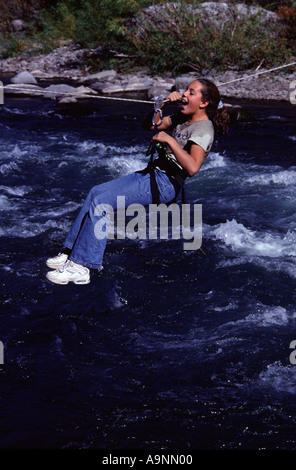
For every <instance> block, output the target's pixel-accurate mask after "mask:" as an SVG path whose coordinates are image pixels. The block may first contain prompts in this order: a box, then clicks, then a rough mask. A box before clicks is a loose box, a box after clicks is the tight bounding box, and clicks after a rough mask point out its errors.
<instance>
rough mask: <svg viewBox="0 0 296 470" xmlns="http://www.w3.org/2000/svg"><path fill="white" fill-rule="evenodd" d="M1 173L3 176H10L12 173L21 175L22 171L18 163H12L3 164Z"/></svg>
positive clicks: (0, 169)
mask: <svg viewBox="0 0 296 470" xmlns="http://www.w3.org/2000/svg"><path fill="white" fill-rule="evenodd" d="M0 173H1V174H2V175H3V176H8V175H10V174H11V173H21V169H20V167H19V165H18V164H17V163H16V162H14V161H11V162H9V163H3V164H2V165H0Z"/></svg>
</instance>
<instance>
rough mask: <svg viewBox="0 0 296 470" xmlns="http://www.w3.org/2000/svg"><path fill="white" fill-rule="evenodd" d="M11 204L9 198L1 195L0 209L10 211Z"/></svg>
mask: <svg viewBox="0 0 296 470" xmlns="http://www.w3.org/2000/svg"><path fill="white" fill-rule="evenodd" d="M10 208H11V205H10V202H9V198H8V197H7V196H4V194H1V195H0V211H8V210H10Z"/></svg>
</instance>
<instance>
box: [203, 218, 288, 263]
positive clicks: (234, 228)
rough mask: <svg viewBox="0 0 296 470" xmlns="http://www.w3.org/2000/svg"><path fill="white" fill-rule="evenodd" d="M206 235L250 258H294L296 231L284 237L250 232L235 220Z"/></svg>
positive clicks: (218, 226)
mask: <svg viewBox="0 0 296 470" xmlns="http://www.w3.org/2000/svg"><path fill="white" fill-rule="evenodd" d="M206 233H207V235H208V236H210V237H211V238H213V239H215V240H218V241H222V242H223V243H224V244H225V245H226V246H228V247H229V248H230V249H231V250H232V251H233V252H235V253H238V254H241V253H243V254H248V255H249V257H252V256H267V257H271V258H276V257H279V256H296V231H295V230H294V231H288V232H287V234H286V235H285V236H280V235H278V234H275V233H271V232H268V231H266V232H260V231H259V230H251V229H248V228H247V227H245V226H244V225H243V224H241V223H238V222H237V221H236V220H235V219H233V220H227V222H225V223H221V224H218V225H216V226H214V227H213V228H212V229H209V226H207V229H206Z"/></svg>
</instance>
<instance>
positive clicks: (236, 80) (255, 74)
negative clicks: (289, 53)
mask: <svg viewBox="0 0 296 470" xmlns="http://www.w3.org/2000/svg"><path fill="white" fill-rule="evenodd" d="M291 65H296V62H291V63H290V64H286V65H280V66H279V67H274V68H272V69H268V70H263V71H262V72H257V73H253V74H251V75H245V76H244V77H241V78H235V79H234V80H229V81H228V82H224V83H218V84H217V86H218V87H220V86H224V85H229V83H234V82H238V81H240V80H247V79H248V78H252V77H257V76H258V75H262V74H263V73H270V72H274V71H275V70H279V69H283V68H285V67H291Z"/></svg>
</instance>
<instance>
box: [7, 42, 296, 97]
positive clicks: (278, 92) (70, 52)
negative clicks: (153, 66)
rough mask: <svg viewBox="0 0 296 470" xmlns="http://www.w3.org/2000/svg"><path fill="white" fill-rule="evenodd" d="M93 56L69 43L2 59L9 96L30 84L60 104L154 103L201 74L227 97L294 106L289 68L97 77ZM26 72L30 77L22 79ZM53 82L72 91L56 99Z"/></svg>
mask: <svg viewBox="0 0 296 470" xmlns="http://www.w3.org/2000/svg"><path fill="white" fill-rule="evenodd" d="M91 53H93V51H91V50H87V49H81V48H80V47H79V46H77V45H75V44H64V45H62V46H61V47H59V48H57V49H55V50H54V51H52V52H51V53H49V54H47V55H39V56H35V57H29V56H21V57H13V58H9V59H6V60H1V61H0V75H2V76H3V75H9V76H11V77H14V78H12V82H14V83H11V84H10V85H8V86H7V87H6V88H5V93H6V94H12V93H14V94H15V93H19V94H23V93H24V91H20V90H19V88H20V84H27V85H26V89H27V91H26V92H25V93H26V94H29V95H30V94H36V93H38V94H39V95H43V94H44V95H46V96H47V97H53V98H56V97H58V99H59V100H61V99H64V100H66V99H67V100H68V101H70V102H73V101H75V100H77V99H79V98H81V97H85V95H86V94H90V93H91V94H101V95H105V96H128V97H137V98H141V99H149V100H150V99H153V97H154V96H157V95H166V94H167V93H168V92H169V91H170V90H171V89H172V87H176V89H177V90H182V89H184V88H185V87H186V84H187V83H188V82H190V81H191V80H192V79H193V78H195V77H196V75H198V76H201V75H202V76H206V77H208V78H210V79H212V80H213V81H214V82H215V83H216V84H217V85H218V86H219V89H220V92H221V95H222V97H224V98H241V99H250V100H268V101H287V102H289V100H290V84H291V82H292V81H293V80H295V78H296V74H295V71H296V67H295V65H294V66H291V67H289V68H286V69H284V71H275V72H271V73H266V74H265V73H262V74H260V75H259V76H257V77H251V76H250V75H252V74H254V73H257V72H264V71H265V69H264V68H260V69H259V70H258V71H254V70H250V71H247V72H241V71H237V70H233V69H232V70H228V71H226V72H223V73H221V72H217V71H215V70H203V71H202V73H198V74H196V73H195V72H190V73H188V74H184V75H181V76H178V77H175V76H172V74H167V75H166V76H162V77H160V76H154V75H152V74H151V75H150V74H147V73H146V72H144V71H140V72H139V71H138V72H137V73H130V74H121V73H117V72H116V71H115V70H103V71H101V72H99V73H96V74H93V73H90V69H89V68H88V67H87V66H85V63H86V61H85V59H86V58H87V57H88V56H89V54H91ZM20 72H28V73H27V74H23V73H22V74H20ZM18 74H19V75H18ZM15 76H17V77H15ZM248 76H250V77H249V78H246V79H244V80H241V78H242V77H248ZM238 79H239V80H238ZM50 80H55V82H56V81H58V82H59V83H60V84H68V85H67V86H68V88H65V87H64V88H62V87H61V86H60V87H59V89H57V90H54V89H53V88H52V89H51V91H52V96H50V93H48V91H49V90H48V89H45V88H44V87H43V85H42V84H43V83H44V81H50ZM69 83H71V86H72V87H73V88H72V89H71V88H69ZM16 88H18V90H17V89H16ZM22 89H23V86H22ZM44 91H46V93H44Z"/></svg>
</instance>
